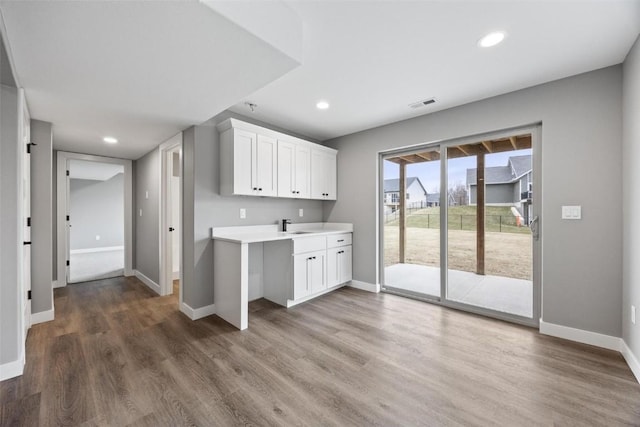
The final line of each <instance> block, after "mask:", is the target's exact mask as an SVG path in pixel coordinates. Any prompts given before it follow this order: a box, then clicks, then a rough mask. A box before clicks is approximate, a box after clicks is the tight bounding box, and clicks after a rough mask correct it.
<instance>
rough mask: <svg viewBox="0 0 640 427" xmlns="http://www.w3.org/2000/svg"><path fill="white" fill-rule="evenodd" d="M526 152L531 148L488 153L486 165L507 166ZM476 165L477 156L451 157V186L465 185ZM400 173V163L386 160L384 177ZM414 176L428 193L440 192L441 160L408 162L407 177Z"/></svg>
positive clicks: (394, 176) (393, 176)
mask: <svg viewBox="0 0 640 427" xmlns="http://www.w3.org/2000/svg"><path fill="white" fill-rule="evenodd" d="M526 154H531V149H527V150H517V151H505V152H502V153H495V154H487V155H485V167H492V166H506V165H507V161H508V160H509V157H512V156H523V155H526ZM475 167H476V156H469V157H458V158H455V159H450V160H449V164H448V169H449V173H448V175H449V188H451V187H455V186H456V185H457V184H463V185H465V184H466V182H467V169H473V168H475ZM399 173H400V166H399V165H397V164H395V163H392V162H388V161H385V162H384V179H391V178H398V177H399ZM414 176H417V177H418V178H420V182H422V185H423V186H424V188H425V189H426V190H427V192H428V193H434V192H435V193H439V192H440V162H435V161H434V162H424V163H413V164H408V165H407V178H410V177H414Z"/></svg>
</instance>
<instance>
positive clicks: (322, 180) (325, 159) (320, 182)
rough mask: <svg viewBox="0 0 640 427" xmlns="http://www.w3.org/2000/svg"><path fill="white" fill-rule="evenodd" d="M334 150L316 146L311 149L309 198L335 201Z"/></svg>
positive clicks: (335, 157) (335, 171)
mask: <svg viewBox="0 0 640 427" xmlns="http://www.w3.org/2000/svg"><path fill="white" fill-rule="evenodd" d="M337 154H338V152H337V151H336V150H332V149H330V148H326V147H322V146H316V147H312V148H311V198H312V199H322V200H336V196H337V191H336V187H337V185H336V173H337V167H336V166H337V165H336V162H337Z"/></svg>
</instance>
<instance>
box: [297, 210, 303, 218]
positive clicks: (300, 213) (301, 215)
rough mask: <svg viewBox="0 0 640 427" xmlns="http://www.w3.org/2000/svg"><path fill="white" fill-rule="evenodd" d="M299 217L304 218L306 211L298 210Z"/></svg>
mask: <svg viewBox="0 0 640 427" xmlns="http://www.w3.org/2000/svg"><path fill="white" fill-rule="evenodd" d="M298 216H299V217H303V216H304V209H298Z"/></svg>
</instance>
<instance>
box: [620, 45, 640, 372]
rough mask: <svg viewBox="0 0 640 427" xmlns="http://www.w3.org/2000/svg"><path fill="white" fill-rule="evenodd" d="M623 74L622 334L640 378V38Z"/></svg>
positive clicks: (631, 52) (625, 63)
mask: <svg viewBox="0 0 640 427" xmlns="http://www.w3.org/2000/svg"><path fill="white" fill-rule="evenodd" d="M622 76H623V79H622V87H623V96H622V102H623V106H622V109H623V117H622V129H623V131H622V134H623V137H622V171H623V179H622V183H623V187H622V188H623V190H622V191H623V197H622V200H623V208H622V212H623V218H624V221H623V223H624V232H623V236H624V240H623V256H624V258H623V266H624V267H623V288H622V338H623V340H624V342H625V343H626V346H627V347H628V348H629V350H630V351H631V353H632V356H633V358H634V359H635V371H634V373H635V374H636V377H637V378H638V380H639V381H640V364H638V361H639V360H640V221H639V219H640V167H639V166H638V161H639V160H640V38H638V40H636V42H635V44H634V45H633V47H632V48H631V50H630V51H629V54H628V55H627V58H626V60H625V62H624V66H623V69H622ZM632 305H634V306H635V307H636V323H635V325H634V324H632V323H631V306H632ZM625 357H627V355H625ZM627 360H628V361H629V357H627ZM629 365H632V363H631V362H630V363H629ZM632 368H633V365H632Z"/></svg>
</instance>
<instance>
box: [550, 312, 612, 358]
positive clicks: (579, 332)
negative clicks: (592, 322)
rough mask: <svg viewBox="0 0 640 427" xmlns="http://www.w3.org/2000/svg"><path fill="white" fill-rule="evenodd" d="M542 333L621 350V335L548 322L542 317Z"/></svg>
mask: <svg viewBox="0 0 640 427" xmlns="http://www.w3.org/2000/svg"><path fill="white" fill-rule="evenodd" d="M540 333H541V334H544V335H551V336H552V337H558V338H564V339H566V340H569V341H576V342H580V343H583V344H589V345H595V346H596V347H602V348H606V349H609V350H615V351H620V341H621V338H619V337H613V336H611V335H604V334H599V333H597V332H590V331H585V330H583V329H576V328H570V327H569V326H562V325H555V324H553V323H547V322H545V321H543V320H542V319H540Z"/></svg>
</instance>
